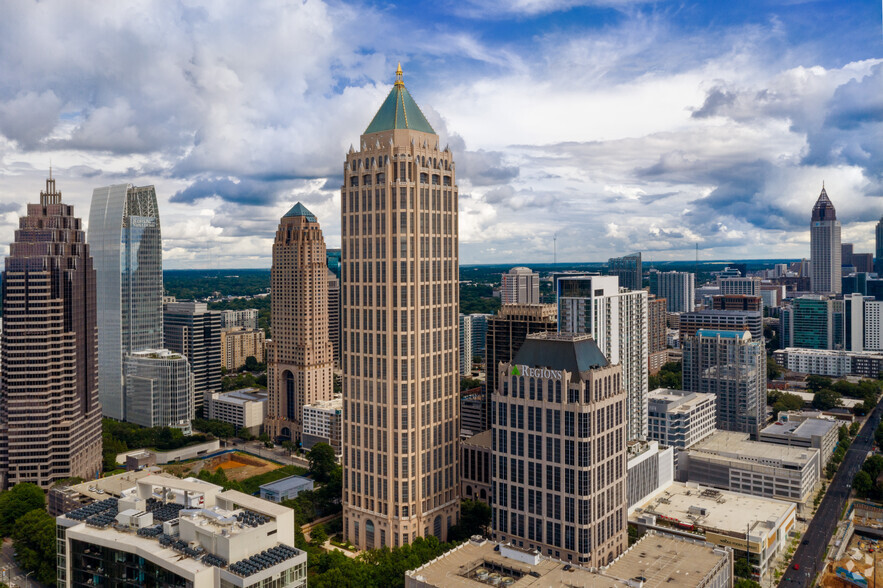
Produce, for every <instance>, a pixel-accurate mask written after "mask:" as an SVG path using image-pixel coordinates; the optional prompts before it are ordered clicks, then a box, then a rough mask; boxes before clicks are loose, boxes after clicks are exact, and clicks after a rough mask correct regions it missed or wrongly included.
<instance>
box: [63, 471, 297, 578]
mask: <svg viewBox="0 0 883 588" xmlns="http://www.w3.org/2000/svg"><path fill="white" fill-rule="evenodd" d="M56 524H57V528H58V541H57V543H58V557H57V562H58V586H59V587H60V588H75V587H79V586H93V585H94V586H109V585H112V584H114V585H115V584H116V583H120V582H125V581H126V580H128V581H129V582H131V583H132V584H133V585H142V586H164V587H172V588H184V587H187V588H258V587H262V586H277V587H279V588H299V587H302V586H306V585H307V554H306V553H305V552H303V551H300V550H298V549H295V548H294V547H292V546H293V545H294V511H292V510H291V509H290V508H286V507H284V506H280V505H278V504H273V503H272V502H268V501H266V500H262V499H260V498H256V497H254V496H249V495H247V494H243V493H242V492H237V491H235V490H229V491H226V492H223V491H222V488H221V487H220V486H216V485H214V484H209V483H207V482H203V481H201V480H196V479H195V478H188V479H185V480H179V479H174V478H166V477H162V476H155V475H151V476H146V477H143V478H141V479H139V480H137V482H135V486H134V487H132V488H129V489H128V490H125V491H123V493H122V496H121V497H120V498H106V499H104V500H102V501H100V502H95V503H92V504H89V505H87V506H84V507H82V508H79V509H77V510H74V511H72V512H69V513H67V514H65V515H62V516H60V517H58V519H57V520H56Z"/></svg>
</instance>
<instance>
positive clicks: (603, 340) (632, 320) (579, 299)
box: [558, 276, 649, 440]
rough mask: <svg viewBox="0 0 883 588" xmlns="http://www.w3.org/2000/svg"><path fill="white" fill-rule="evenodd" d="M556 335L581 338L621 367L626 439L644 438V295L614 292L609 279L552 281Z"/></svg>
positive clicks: (612, 280)
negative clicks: (591, 340) (589, 340)
mask: <svg viewBox="0 0 883 588" xmlns="http://www.w3.org/2000/svg"><path fill="white" fill-rule="evenodd" d="M558 331H559V332H562V333H587V334H589V335H592V337H593V338H594V339H595V341H596V343H597V344H598V347H599V348H600V349H601V352H602V353H603V354H604V357H606V358H607V359H608V361H610V362H611V363H614V364H619V365H621V366H622V382H623V387H624V388H625V390H626V393H627V394H628V410H627V415H626V418H627V419H628V428H627V435H628V439H629V440H631V439H645V438H646V437H647V383H648V377H649V376H648V364H647V333H648V329H647V292H646V291H644V290H640V291H637V292H629V291H627V290H626V289H625V288H620V287H619V282H618V278H617V277H615V276H583V277H578V278H561V279H559V280H558Z"/></svg>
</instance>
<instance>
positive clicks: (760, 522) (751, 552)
mask: <svg viewBox="0 0 883 588" xmlns="http://www.w3.org/2000/svg"><path fill="white" fill-rule="evenodd" d="M796 517H797V511H796V508H795V506H794V504H793V503H791V502H786V501H781V500H772V499H767V498H757V497H755V496H749V495H747V494H742V493H737V492H727V491H721V490H718V489H715V488H709V487H707V486H701V485H699V484H694V483H692V482H690V483H686V484H683V483H679V482H675V483H674V484H671V485H670V486H669V487H668V488H666V489H665V491H664V492H663V493H661V494H659V495H657V496H654V497H653V498H651V499H650V500H648V501H646V502H644V503H643V504H641V505H640V506H638V508H636V509H634V511H633V512H632V513H631V515H629V523H631V524H634V525H635V526H637V527H638V529H640V530H647V531H654V532H656V533H660V534H662V535H668V534H672V535H674V536H683V535H685V534H688V533H689V534H690V535H698V536H699V538H700V539H704V540H705V541H708V542H709V543H712V544H714V545H717V546H720V547H724V548H728V549H732V550H734V551H735V556H736V557H737V558H744V557H746V555H747V557H748V559H749V561H750V563H751V566H752V568H753V569H754V578H755V579H756V580H760V578H761V577H762V576H763V575H764V574H765V573H766V572H767V571H768V570H769V569H770V566H771V564H772V563H773V560H774V558H775V556H776V555H777V554H778V553H780V552H781V551H782V550H784V549H785V548H786V547H787V546H788V534H789V533H790V532H791V530H792V529H793V528H794V523H795V519H796ZM746 548H747V549H746Z"/></svg>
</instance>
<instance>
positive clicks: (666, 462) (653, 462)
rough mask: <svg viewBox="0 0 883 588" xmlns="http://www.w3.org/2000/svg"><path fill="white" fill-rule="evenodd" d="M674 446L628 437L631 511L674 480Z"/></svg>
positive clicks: (627, 468)
mask: <svg viewBox="0 0 883 588" xmlns="http://www.w3.org/2000/svg"><path fill="white" fill-rule="evenodd" d="M674 473H675V467H674V449H673V448H671V447H660V445H659V443H657V442H656V441H629V442H628V461H627V462H626V496H627V497H628V507H629V512H631V509H632V508H634V507H635V505H637V504H638V503H639V502H643V501H645V500H646V499H647V498H649V497H650V496H655V495H656V494H657V493H659V492H661V491H662V489H663V488H665V487H666V486H668V485H669V484H671V483H672V481H674Z"/></svg>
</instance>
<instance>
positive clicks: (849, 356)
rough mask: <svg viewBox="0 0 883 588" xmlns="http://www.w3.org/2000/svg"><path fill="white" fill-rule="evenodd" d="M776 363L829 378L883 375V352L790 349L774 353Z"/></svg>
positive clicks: (795, 370) (796, 370) (793, 369)
mask: <svg viewBox="0 0 883 588" xmlns="http://www.w3.org/2000/svg"><path fill="white" fill-rule="evenodd" d="M773 358H774V359H775V360H776V363H777V364H778V365H780V366H782V367H783V368H785V369H787V370H790V371H792V372H799V373H801V374H815V375H817V376H828V377H829V378H842V377H843V376H862V377H865V378H877V377H878V376H879V375H880V373H881V372H883V352H879V351H843V350H829V349H801V348H799V347H788V348H787V349H777V350H776V351H774V352H773Z"/></svg>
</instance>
